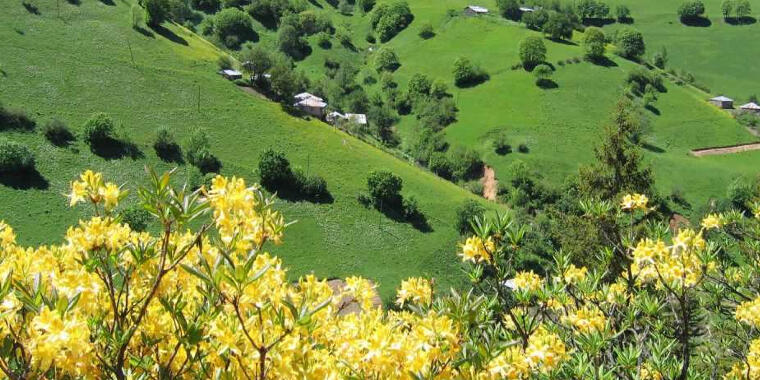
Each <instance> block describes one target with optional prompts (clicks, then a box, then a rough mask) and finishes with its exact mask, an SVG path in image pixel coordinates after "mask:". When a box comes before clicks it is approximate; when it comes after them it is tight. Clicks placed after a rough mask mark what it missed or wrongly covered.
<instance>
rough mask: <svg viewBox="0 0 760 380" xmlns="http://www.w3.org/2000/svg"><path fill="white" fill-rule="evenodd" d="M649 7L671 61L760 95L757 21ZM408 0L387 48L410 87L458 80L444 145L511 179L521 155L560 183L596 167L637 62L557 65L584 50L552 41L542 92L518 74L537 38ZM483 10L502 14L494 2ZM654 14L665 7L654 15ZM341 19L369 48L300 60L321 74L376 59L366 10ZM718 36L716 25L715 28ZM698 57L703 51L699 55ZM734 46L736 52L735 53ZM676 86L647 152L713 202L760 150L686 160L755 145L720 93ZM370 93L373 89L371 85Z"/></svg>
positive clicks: (686, 187)
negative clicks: (709, 21) (722, 105)
mask: <svg viewBox="0 0 760 380" xmlns="http://www.w3.org/2000/svg"><path fill="white" fill-rule="evenodd" d="M645 3H646V2H640V3H637V4H630V6H631V9H632V12H633V16H634V18H635V23H634V26H635V27H637V28H640V29H641V30H642V31H644V33H645V38H646V40H647V46H648V49H650V52H652V51H654V50H656V49H659V46H660V40H661V39H662V41H663V42H662V43H664V44H666V45H667V48H668V51H669V55H670V57H671V63H672V64H671V65H672V66H674V67H679V68H684V69H687V70H689V71H692V72H693V73H694V74H695V75H696V76H697V78H698V79H702V78H703V76H702V75H701V74H700V73H699V70H698V69H699V68H698V67H697V66H694V67H689V66H688V65H685V64H684V65H682V64H681V63H682V62H692V61H693V62H694V64H695V65H706V66H705V70H706V71H709V72H711V73H713V74H714V75H715V76H714V78H716V79H715V80H716V81H720V82H722V81H723V80H722V79H720V78H722V77H725V78H731V81H726V83H727V89H726V91H731V92H737V93H739V92H742V91H744V92H747V93H750V92H752V91H756V89H753V88H752V86H753V84H752V82H751V81H747V80H745V79H742V78H746V77H752V76H753V75H754V76H757V75H756V74H755V73H756V71H755V70H757V69H758V66H757V65H755V66H752V65H751V63H750V62H752V60H751V59H750V56H751V54H752V48H751V47H750V45H749V44H740V43H738V42H736V41H737V39H739V38H740V36H744V37H747V38H749V37H750V36H751V34H752V30H754V29H753V28H756V26H753V25H749V26H732V25H724V24H722V23H723V22H722V21H720V22H718V21H713V25H712V27H710V28H695V27H686V26H683V25H680V24H679V23H678V22H677V16H675V8H674V9H673V10H670V9H669V8H672V7H676V8H677V6H676V5H672V4H669V5H668V4H665V2H660V3H662V4H661V5H657V7H654V6H652V7H651V8H647V7H646V6H645V5H644V4H645ZM652 3H654V2H652ZM707 3H708V11H709V12H710V14H711V15H716V14H717V15H719V10H715V11H712V10H711V9H712V8H715V4H713V3H716V2H715V1H708V2H707ZM409 4H410V6H411V9H412V13H413V14H414V16H415V18H414V21H413V22H412V24H411V25H410V26H409V27H408V28H407V29H406V30H404V31H402V32H401V33H400V34H399V35H398V36H396V37H395V38H393V39H392V40H391V41H390V42H388V43H387V44H386V45H387V46H390V47H392V48H393V49H394V50H395V51H396V53H397V54H398V56H399V59H400V62H401V67H400V68H399V69H398V71H397V72H396V73H394V77H395V78H396V79H397V80H398V81H399V83H400V84H401V87H402V88H404V86H405V83H406V81H408V79H409V78H410V77H411V76H412V75H413V74H415V73H425V74H427V75H428V76H430V77H432V78H437V79H442V80H445V81H446V82H447V83H448V84H449V88H450V89H451V90H452V92H453V96H454V99H455V100H456V104H457V107H458V108H459V114H458V120H457V122H455V123H454V124H452V125H451V126H449V127H447V128H446V130H445V131H446V132H445V133H446V138H447V140H448V141H449V142H450V143H451V144H452V145H457V144H461V145H467V146H472V147H475V148H477V149H478V150H479V151H480V152H481V153H482V155H483V157H484V159H485V161H486V162H487V163H488V164H489V165H491V166H493V167H494V168H495V170H496V173H497V176H499V175H500V174H501V177H502V178H503V177H504V176H506V173H507V169H508V167H509V165H510V164H511V163H512V162H513V161H515V160H517V159H519V160H523V161H526V162H528V163H529V164H530V165H531V166H532V167H533V168H534V169H536V170H537V171H538V172H540V173H541V174H542V175H543V176H544V178H545V179H547V180H548V181H549V182H551V183H554V184H559V183H561V182H562V181H563V180H564V178H565V177H566V176H567V175H568V174H571V173H574V172H575V171H576V170H577V168H578V167H579V166H580V165H582V164H586V163H589V162H591V161H592V160H593V147H594V145H595V144H596V143H597V142H598V141H599V138H600V136H601V132H602V130H603V126H604V124H605V123H606V122H607V120H608V118H609V116H610V112H611V111H612V109H613V106H614V105H615V102H616V101H617V99H618V98H619V97H620V96H621V94H622V92H623V79H624V76H625V74H626V73H627V72H628V71H630V70H632V69H633V68H634V67H635V64H634V63H632V62H629V61H627V60H624V59H621V58H619V57H615V56H612V55H610V58H611V60H612V63H611V64H608V65H605V66H599V65H594V64H591V63H588V62H585V61H581V62H580V63H574V64H568V65H564V66H561V65H558V64H557V63H558V61H560V60H562V61H565V60H567V59H569V58H575V57H579V58H580V57H581V56H582V54H583V53H582V50H581V48H580V46H578V44H577V40H579V38H580V35H576V36H575V40H576V42H574V43H556V42H552V41H549V40H545V42H546V44H547V48H548V54H547V57H548V61H549V62H550V63H552V64H553V65H554V66H555V67H556V72H555V74H554V77H553V80H554V81H555V82H556V84H557V88H554V89H548V90H545V89H541V88H538V87H537V86H536V85H535V84H534V78H533V76H532V75H531V74H530V73H527V72H525V71H523V70H511V69H510V67H511V66H512V65H513V64H515V63H518V62H519V58H518V44H519V42H520V40H522V39H523V38H524V37H526V36H528V35H538V33H536V32H533V31H530V30H528V29H526V28H525V27H524V26H521V25H519V24H517V23H514V22H511V21H508V20H505V19H502V18H500V17H497V16H495V15H493V16H486V17H449V16H447V14H446V11H447V9H455V10H460V9H462V7H464V6H465V5H466V4H469V2H466V1H460V0H448V1H444V2H442V3H440V2H436V3H432V2H429V1H422V0H419V1H416V0H413V1H409ZM478 4H480V5H484V6H486V7H489V8H491V9H493V10H495V9H496V7H495V2H494V1H492V0H487V1H481V2H478ZM325 7H328V6H325ZM654 8H656V9H657V10H656V11H655V10H652V9H654ZM756 8H760V6H757V7H756ZM327 9H329V8H327ZM650 15H651V17H652V18H654V19H655V20H661V21H662V20H665V19H668V20H676V21H675V23H673V24H668V21H662V22H663V23H664V24H665V25H663V26H662V29H661V33H665V32H666V29H668V28H669V31H670V33H671V34H668V36H660V35H657V29H656V28H655V26H654V25H655V21H649V17H650ZM656 15H659V16H656ZM336 17H339V18H338V19H341V20H347V21H344V22H347V23H349V24H350V25H352V28H353V29H352V30H355V31H356V33H354V36H355V38H354V42H355V44H356V45H357V46H358V47H359V49H358V52H350V51H348V50H347V49H344V48H342V47H333V49H331V50H327V51H325V50H322V49H319V48H315V50H314V53H313V54H312V55H311V56H310V57H308V58H307V59H306V60H304V61H303V62H302V63H300V64H299V66H300V67H301V68H303V69H304V70H306V71H307V72H308V73H310V75H312V76H313V77H315V78H316V77H319V75H323V72H324V69H323V68H322V63H323V62H324V58H325V57H326V56H328V55H330V56H343V57H347V58H350V57H352V56H353V57H354V59H355V60H356V61H358V62H371V53H369V52H368V51H367V50H366V48H367V46H368V44H367V42H365V41H364V39H363V36H364V35H365V34H366V31H367V30H368V25H367V23H368V20H367V19H368V18H367V17H366V16H363V15H355V16H353V17H345V16H336ZM425 22H429V23H431V24H432V25H433V28H434V30H435V33H436V35H435V37H433V38H431V39H429V40H423V39H422V38H420V37H419V36H418V35H417V29H418V28H419V25H421V24H423V23H425ZM658 22H659V21H658ZM616 27H618V25H617V24H613V25H612V26H608V27H607V28H606V30H607V31H608V32H611V31H612V30H613V29H614V28H616ZM702 29H704V30H702ZM712 29H715V30H714V31H708V30H712ZM700 33H716V34H721V35H722V37H721V36H718V37H715V39H713V35H712V34H704V35H703V34H700ZM650 34H651V35H650ZM668 38H671V40H668ZM726 38H727V39H732V41H734V42H733V43H730V44H729V43H728V42H727V41H724V40H722V39H726ZM703 40H709V41H710V42H709V46H713V45H718V46H720V49H718V50H715V49H713V50H709V51H705V52H702V50H701V49H700V47H699V46H698V45H696V44H697V43H699V42H700V41H703ZM721 41H723V42H721ZM681 42H682V43H681ZM669 44H674V45H678V48H675V47H674V48H673V49H671V47H670V46H669ZM689 44H691V45H689ZM732 45H733V46H734V48H732V47H731V46H732ZM689 46H690V47H689ZM690 51H692V52H694V51H699V53H689V52H690ZM729 51H733V53H732V54H729ZM694 54H699V56H700V57H701V55H709V56H710V57H711V58H710V59H711V60H712V63H709V62H705V60H703V59H691V58H690V57H693V56H694ZM367 56H368V57H367ZM458 57H467V58H469V59H470V60H472V61H473V62H474V63H476V64H479V65H480V66H481V67H483V68H484V69H486V71H487V72H488V73H489V74H490V80H488V81H487V82H485V83H483V84H481V85H478V86H476V87H473V88H465V89H458V88H456V87H455V86H454V84H453V76H452V68H453V62H454V60H455V59H457V58H458ZM726 61H727V62H728V63H726V66H725V68H724V67H723V66H721V62H726ZM731 62H733V63H731ZM736 66H740V67H744V68H745V70H743V71H742V70H735V68H736ZM732 68H733V69H732ZM705 77H706V76H705ZM729 82H731V83H732V84H728V83H729ZM705 83H708V82H705ZM708 84H710V83H708ZM667 87H668V91H667V93H664V94H660V96H659V100H658V101H657V104H656V108H657V110H656V112H647V115H646V116H647V119H648V122H649V124H650V128H649V133H648V135H647V137H646V140H647V142H648V143H649V145H650V146H651V149H650V150H649V151H648V152H647V155H646V157H647V160H648V162H651V164H652V165H653V166H654V168H655V173H656V179H657V186H658V188H659V189H660V191H661V192H663V194H665V195H667V194H670V192H672V191H673V190H675V189H678V190H680V191H681V192H682V193H683V194H685V196H686V198H687V199H688V200H689V201H690V202H691V203H692V204H693V205H702V204H705V203H706V202H707V201H708V200H709V199H711V198H713V197H719V196H724V195H725V191H726V186H727V183H728V182H730V180H731V179H733V178H735V177H737V176H740V175H755V174H756V173H757V170H756V167H757V165H758V164H759V163H760V154H759V153H757V152H754V153H753V152H749V153H742V154H738V155H735V156H732V157H715V158H713V157H711V158H695V157H691V156H689V155H688V154H687V153H688V151H689V150H690V149H694V148H698V147H704V146H716V145H728V144H734V143H739V142H749V141H754V140H755V138H754V137H753V136H752V135H750V134H749V133H748V132H747V131H746V130H745V129H744V128H743V127H741V126H740V125H739V124H738V123H736V122H735V121H734V120H733V119H732V118H731V117H730V116H729V114H728V113H726V112H723V111H720V110H717V109H715V108H713V107H712V106H710V105H708V104H707V103H706V102H705V100H706V99H707V98H709V97H710V95H709V94H707V93H703V92H701V91H698V90H696V89H694V88H690V87H679V86H677V85H675V84H672V83H668V84H667ZM369 88H370V91H372V87H371V86H370V87H369ZM740 89H743V90H740ZM727 93H728V92H727ZM415 124H416V120H415V119H414V116H405V117H403V118H402V121H401V123H400V125H399V126H398V129H399V132H400V134H401V136H402V137H403V138H404V141H405V142H408V141H409V137H410V136H411V135H412V134H413V131H414V128H415ZM499 131H504V132H505V133H506V134H507V136H508V137H509V142H510V143H511V144H512V146H513V147H516V146H517V145H518V144H520V143H526V144H527V145H528V147H529V148H530V152H529V153H528V154H522V153H511V154H508V155H506V156H499V155H497V154H496V153H495V152H494V151H493V148H492V140H493V136H494V135H495V133H496V132H499Z"/></svg>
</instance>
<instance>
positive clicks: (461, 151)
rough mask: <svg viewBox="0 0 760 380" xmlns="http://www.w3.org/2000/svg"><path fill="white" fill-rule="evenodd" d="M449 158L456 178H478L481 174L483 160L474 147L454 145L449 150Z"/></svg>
mask: <svg viewBox="0 0 760 380" xmlns="http://www.w3.org/2000/svg"><path fill="white" fill-rule="evenodd" d="M449 160H450V161H451V166H452V174H453V175H454V178H456V179H461V180H468V179H472V178H479V177H480V176H481V175H482V174H483V160H482V159H481V158H480V153H478V151H477V150H475V149H472V148H464V147H461V146H459V147H456V148H455V149H453V150H452V151H451V152H450V158H449Z"/></svg>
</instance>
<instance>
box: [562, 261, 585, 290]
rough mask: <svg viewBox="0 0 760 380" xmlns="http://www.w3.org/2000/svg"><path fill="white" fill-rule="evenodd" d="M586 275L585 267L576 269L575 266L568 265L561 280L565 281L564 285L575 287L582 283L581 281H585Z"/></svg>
mask: <svg viewBox="0 0 760 380" xmlns="http://www.w3.org/2000/svg"><path fill="white" fill-rule="evenodd" d="M587 273H588V269H586V267H580V268H578V267H576V266H575V264H570V267H569V268H567V270H565V273H564V275H563V276H562V278H563V279H564V280H565V282H566V283H568V284H570V285H575V284H578V283H580V282H583V280H585V279H586V274H587Z"/></svg>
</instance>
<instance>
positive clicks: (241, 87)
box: [238, 86, 267, 99]
mask: <svg viewBox="0 0 760 380" xmlns="http://www.w3.org/2000/svg"><path fill="white" fill-rule="evenodd" d="M238 88H239V89H241V90H243V92H247V93H249V94H251V95H253V96H258V97H259V98H262V99H266V98H267V97H266V96H264V95H263V94H262V93H260V92H258V91H256V90H254V89H252V88H250V87H246V86H238Z"/></svg>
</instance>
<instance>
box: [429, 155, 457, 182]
mask: <svg viewBox="0 0 760 380" xmlns="http://www.w3.org/2000/svg"><path fill="white" fill-rule="evenodd" d="M428 169H430V171H431V172H433V173H435V175H437V176H439V177H441V178H446V179H451V176H452V174H453V173H452V172H453V169H452V167H451V162H450V161H449V158H448V157H447V156H446V153H443V152H433V153H432V154H430V159H429V160H428Z"/></svg>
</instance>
